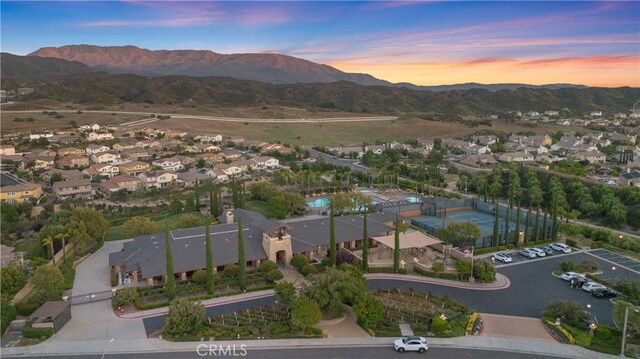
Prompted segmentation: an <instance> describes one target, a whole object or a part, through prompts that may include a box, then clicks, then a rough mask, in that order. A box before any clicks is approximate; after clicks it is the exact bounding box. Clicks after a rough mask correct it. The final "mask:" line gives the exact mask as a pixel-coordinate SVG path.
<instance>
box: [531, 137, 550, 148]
mask: <svg viewBox="0 0 640 359" xmlns="http://www.w3.org/2000/svg"><path fill="white" fill-rule="evenodd" d="M526 143H528V144H529V145H532V146H551V144H552V143H553V138H551V136H549V135H536V136H531V137H528V138H527V139H526Z"/></svg>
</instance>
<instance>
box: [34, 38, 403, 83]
mask: <svg viewBox="0 0 640 359" xmlns="http://www.w3.org/2000/svg"><path fill="white" fill-rule="evenodd" d="M27 56H28V57H51V58H58V59H64V60H68V61H79V62H82V63H84V64H86V65H89V66H92V67H94V68H95V69H96V70H100V71H107V72H110V73H116V74H119V73H129V74H137V75H142V76H168V75H183V76H193V77H207V76H220V77H233V78H237V79H245V80H254V81H260V82H268V83H274V84H279V83H311V82H336V81H351V82H354V83H357V84H361V85H391V83H389V82H387V81H383V80H378V79H376V78H375V77H373V76H371V75H367V74H350V73H346V72H342V71H340V70H338V69H335V68H333V67H331V66H327V65H322V64H317V63H314V62H311V61H307V60H303V59H299V58H296V57H291V56H285V55H279V54H230V55H226V54H219V53H215V52H213V51H206V50H174V51H169V50H160V51H151V50H146V49H141V48H138V47H135V46H109V47H102V46H92V45H69V46H62V47H44V48H41V49H39V50H37V51H35V52H33V53H31V54H29V55H27Z"/></svg>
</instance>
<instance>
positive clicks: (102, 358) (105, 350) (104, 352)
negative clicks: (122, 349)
mask: <svg viewBox="0 0 640 359" xmlns="http://www.w3.org/2000/svg"><path fill="white" fill-rule="evenodd" d="M112 342H113V338H111V340H109V341H108V342H107V344H106V345H105V346H104V350H103V351H102V357H101V358H100V359H104V355H105V354H106V353H107V347H108V346H109V344H111V343H112Z"/></svg>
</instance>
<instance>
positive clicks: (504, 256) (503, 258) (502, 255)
mask: <svg viewBox="0 0 640 359" xmlns="http://www.w3.org/2000/svg"><path fill="white" fill-rule="evenodd" d="M493 258H495V259H496V260H497V261H500V262H502V263H510V262H511V261H512V260H513V259H511V256H510V255H508V254H506V253H496V254H494V255H493Z"/></svg>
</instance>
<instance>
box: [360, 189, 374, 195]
mask: <svg viewBox="0 0 640 359" xmlns="http://www.w3.org/2000/svg"><path fill="white" fill-rule="evenodd" d="M358 192H360V193H365V194H368V193H373V190H372V189H368V188H364V189H361V190H359V191H358Z"/></svg>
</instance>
